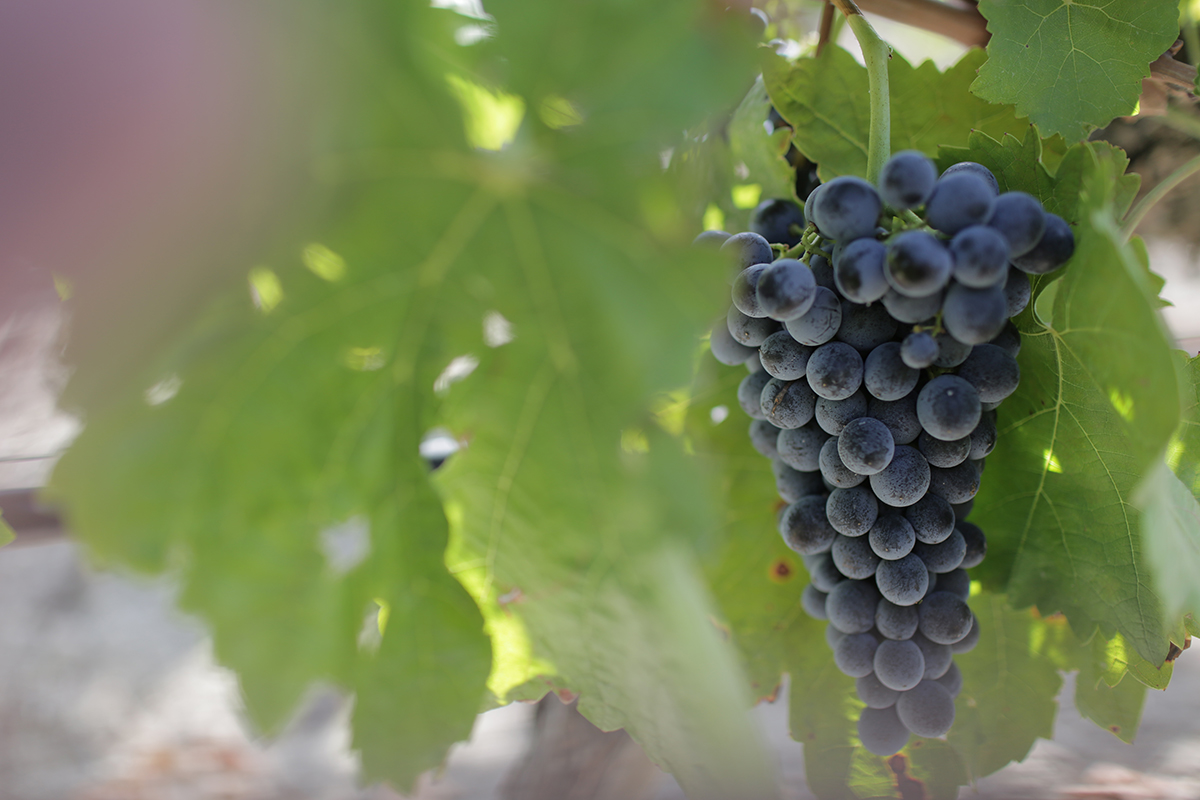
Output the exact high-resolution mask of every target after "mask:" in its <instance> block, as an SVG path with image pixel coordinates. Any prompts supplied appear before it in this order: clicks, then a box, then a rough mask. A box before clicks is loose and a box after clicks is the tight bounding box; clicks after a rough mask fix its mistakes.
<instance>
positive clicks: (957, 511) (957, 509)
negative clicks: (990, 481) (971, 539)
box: [950, 497, 975, 522]
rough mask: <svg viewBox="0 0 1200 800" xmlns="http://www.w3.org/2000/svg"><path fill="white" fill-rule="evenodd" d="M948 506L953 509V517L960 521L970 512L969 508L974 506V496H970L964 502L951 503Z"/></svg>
mask: <svg viewBox="0 0 1200 800" xmlns="http://www.w3.org/2000/svg"><path fill="white" fill-rule="evenodd" d="M950 507H951V508H953V509H954V518H955V519H956V520H958V521H959V522H962V521H963V520H964V519H966V518H967V516H968V515H969V514H970V513H971V509H972V508H974V507H975V498H974V497H972V498H971V499H970V500H968V501H967V502H965V503H951V504H950Z"/></svg>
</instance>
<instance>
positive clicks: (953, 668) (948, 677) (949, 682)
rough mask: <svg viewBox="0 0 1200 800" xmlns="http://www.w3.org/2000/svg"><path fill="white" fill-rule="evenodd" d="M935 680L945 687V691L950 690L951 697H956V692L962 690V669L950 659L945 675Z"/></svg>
mask: <svg viewBox="0 0 1200 800" xmlns="http://www.w3.org/2000/svg"><path fill="white" fill-rule="evenodd" d="M937 682H938V683H940V684H941V685H942V686H944V687H946V691H948V692H950V696H951V697H958V693H959V692H960V691H962V684H963V678H962V670H960V669H959V668H958V665H957V664H955V663H954V662H953V661H951V662H950V668H949V669H947V670H946V674H945V675H943V676H942V677H940V678H938V679H937Z"/></svg>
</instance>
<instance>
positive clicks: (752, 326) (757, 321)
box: [725, 306, 779, 347]
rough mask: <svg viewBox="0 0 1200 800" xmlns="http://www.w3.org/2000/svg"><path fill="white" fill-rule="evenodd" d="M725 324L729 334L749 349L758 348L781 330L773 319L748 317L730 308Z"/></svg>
mask: <svg viewBox="0 0 1200 800" xmlns="http://www.w3.org/2000/svg"><path fill="white" fill-rule="evenodd" d="M725 324H726V325H728V326H729V334H730V336H732V337H733V338H734V339H735V340H736V341H738V342H740V343H741V344H744V345H746V346H747V347H758V346H759V345H760V344H762V343H763V341H765V340H766V338H767V337H768V336H770V335H771V334H772V333H775V332H776V331H778V330H779V323H778V322H776V321H775V320H773V319H766V318H758V317H748V316H746V315H745V314H743V313H742V312H741V311H739V310H738V309H737V306H730V307H729V313H728V314H726V315H725Z"/></svg>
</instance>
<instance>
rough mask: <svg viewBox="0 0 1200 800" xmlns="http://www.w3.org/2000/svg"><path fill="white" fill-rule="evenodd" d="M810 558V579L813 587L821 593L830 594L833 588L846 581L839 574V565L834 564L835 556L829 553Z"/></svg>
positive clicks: (843, 576)
mask: <svg viewBox="0 0 1200 800" xmlns="http://www.w3.org/2000/svg"><path fill="white" fill-rule="evenodd" d="M808 558H809V562H808V564H807V567H808V574H809V578H810V579H811V580H812V585H813V586H815V587H817V589H819V590H820V591H822V592H825V593H826V594H829V593H830V592H832V591H833V587H835V586H837V585H838V584H839V583H841V582H842V581H844V580H846V576H845V575H843V574H842V573H840V572H838V568H837V565H836V564H834V563H833V556H832V555H830V554H829V553H820V554H818V555H815V556H809V557H808Z"/></svg>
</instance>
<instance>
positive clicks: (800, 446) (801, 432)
mask: <svg viewBox="0 0 1200 800" xmlns="http://www.w3.org/2000/svg"><path fill="white" fill-rule="evenodd" d="M828 438H829V434H827V433H826V432H825V431H823V430H821V429H820V428H818V427H817V426H816V425H815V424H813V423H812V422H809V423H807V424H805V425H801V426H800V427H799V428H789V429H787V430H783V431H780V433H779V436H778V438H777V439H776V441H775V449H776V450H777V451H779V458H780V460H781V461H783V463H785V464H787V465H788V466H789V467H792V468H794V469H798V470H800V471H801V472H816V471H817V470H819V469H820V468H821V461H820V458H821V445H823V444H825V440H826V439H828Z"/></svg>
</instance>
